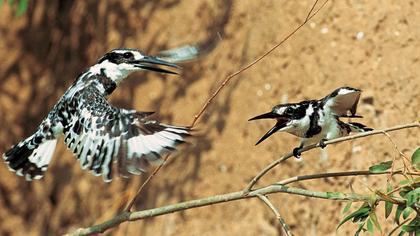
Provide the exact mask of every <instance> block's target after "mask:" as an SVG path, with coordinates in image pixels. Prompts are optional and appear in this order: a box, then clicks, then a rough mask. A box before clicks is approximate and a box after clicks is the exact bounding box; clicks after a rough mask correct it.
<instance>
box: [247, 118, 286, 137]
mask: <svg viewBox="0 0 420 236" xmlns="http://www.w3.org/2000/svg"><path fill="white" fill-rule="evenodd" d="M260 119H277V123H276V124H275V125H274V126H273V128H271V129H270V130H269V131H268V132H267V133H266V134H264V136H262V137H261V138H260V140H258V142H257V143H256V144H255V145H258V144H260V143H261V142H262V141H264V140H265V139H267V138H268V137H270V136H271V135H272V134H274V133H275V132H277V131H278V130H280V129H281V128H284V127H286V124H287V123H288V122H289V121H290V118H288V117H285V116H282V115H279V114H277V113H274V112H268V113H265V114H262V115H259V116H256V117H253V118H251V119H249V120H248V121H251V120H260Z"/></svg>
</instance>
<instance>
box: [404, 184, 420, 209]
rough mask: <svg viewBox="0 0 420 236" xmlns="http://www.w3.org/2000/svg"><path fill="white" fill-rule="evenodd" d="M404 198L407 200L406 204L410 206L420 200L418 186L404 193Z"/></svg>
mask: <svg viewBox="0 0 420 236" xmlns="http://www.w3.org/2000/svg"><path fill="white" fill-rule="evenodd" d="M404 198H405V199H406V200H407V206H412V205H414V203H417V202H419V201H420V188H416V189H414V190H412V191H410V192H408V193H406V194H405V195H404Z"/></svg>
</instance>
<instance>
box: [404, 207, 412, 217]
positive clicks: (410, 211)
mask: <svg viewBox="0 0 420 236" xmlns="http://www.w3.org/2000/svg"><path fill="white" fill-rule="evenodd" d="M412 212H413V208H411V207H406V208H405V209H404V210H403V212H402V216H403V219H404V220H405V219H407V218H408V216H410V214H411V213H412Z"/></svg>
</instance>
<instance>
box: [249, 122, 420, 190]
mask: <svg viewBox="0 0 420 236" xmlns="http://www.w3.org/2000/svg"><path fill="white" fill-rule="evenodd" d="M414 127H417V128H420V123H419V122H414V123H410V124H404V125H397V126H394V127H391V128H385V129H382V130H373V131H369V132H363V133H358V134H355V135H351V136H346V137H341V138H336V139H332V140H328V141H326V142H324V143H325V144H326V145H330V144H336V143H341V142H345V141H349V140H354V139H359V138H364V137H367V136H372V135H377V134H383V132H384V131H385V132H391V131H395V130H401V129H409V128H414ZM317 147H319V143H317V144H312V145H309V146H306V147H304V148H302V149H301V153H303V152H306V151H309V150H311V149H314V148H317ZM292 156H293V153H287V154H285V155H284V156H282V157H281V158H280V159H278V160H276V161H274V162H272V163H271V164H269V165H268V166H266V167H265V168H264V169H263V170H262V171H261V172H260V173H258V174H257V175H256V176H255V177H254V178H253V179H252V180H251V181H250V182H249V184H248V185H247V186H246V188H245V189H244V192H245V193H246V192H249V191H251V189H252V187H254V185H255V184H256V183H257V182H258V180H259V179H261V178H262V177H263V176H264V175H265V174H267V173H268V172H269V171H270V170H271V169H273V168H274V167H276V166H277V165H279V164H280V163H282V162H284V161H286V160H287V159H289V158H290V157H292Z"/></svg>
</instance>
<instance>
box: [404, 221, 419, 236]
mask: <svg viewBox="0 0 420 236" xmlns="http://www.w3.org/2000/svg"><path fill="white" fill-rule="evenodd" d="M401 230H402V231H404V232H416V233H419V232H420V218H414V219H413V220H412V221H411V222H410V223H409V224H407V225H404V226H403V227H402V228H401Z"/></svg>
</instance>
